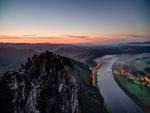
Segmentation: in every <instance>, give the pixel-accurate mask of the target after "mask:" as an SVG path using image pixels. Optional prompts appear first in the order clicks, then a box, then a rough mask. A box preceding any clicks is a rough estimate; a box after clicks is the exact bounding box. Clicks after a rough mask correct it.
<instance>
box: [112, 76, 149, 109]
mask: <svg viewBox="0 0 150 113" xmlns="http://www.w3.org/2000/svg"><path fill="white" fill-rule="evenodd" d="M114 79H115V80H116V82H117V83H118V85H119V86H120V87H121V88H122V90H124V91H125V93H126V94H127V95H128V96H129V97H130V98H131V99H132V100H133V101H134V102H135V103H137V105H139V107H141V108H142V109H143V110H144V111H146V112H147V108H149V107H150V92H149V91H148V89H147V87H146V86H144V85H143V84H141V83H137V82H134V80H131V79H129V78H128V77H123V76H121V75H117V74H114Z"/></svg>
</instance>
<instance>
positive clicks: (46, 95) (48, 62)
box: [0, 56, 78, 113]
mask: <svg viewBox="0 0 150 113" xmlns="http://www.w3.org/2000/svg"><path fill="white" fill-rule="evenodd" d="M42 59H43V60H42V62H41V64H42V66H40V68H39V69H40V74H37V73H36V72H35V73H34V71H35V70H32V71H33V72H32V73H31V69H34V68H35V66H36V65H34V62H32V64H31V65H30V67H29V68H26V69H29V70H25V69H19V70H14V71H8V72H6V73H5V74H4V75H3V77H2V78H1V80H0V112H1V113H74V112H75V111H77V109H78V101H77V96H76V94H77V91H78V85H77V83H76V79H75V77H74V76H75V68H74V66H73V64H71V62H69V63H68V62H67V61H66V59H63V58H60V57H58V56H56V57H55V56H51V57H49V58H46V59H45V58H43V57H42ZM66 62H67V63H66ZM38 66H39V65H38ZM24 67H25V66H24ZM41 67H42V68H41ZM32 74H33V75H34V76H33V75H32Z"/></svg>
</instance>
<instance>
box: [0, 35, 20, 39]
mask: <svg viewBox="0 0 150 113" xmlns="http://www.w3.org/2000/svg"><path fill="white" fill-rule="evenodd" d="M18 38H20V37H15V36H6V35H2V36H0V39H18Z"/></svg>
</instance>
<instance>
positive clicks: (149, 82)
mask: <svg viewBox="0 0 150 113" xmlns="http://www.w3.org/2000/svg"><path fill="white" fill-rule="evenodd" d="M115 68H116V69H115V70H114V71H113V74H117V75H120V76H124V77H128V78H130V79H131V80H134V81H136V82H140V83H142V84H143V85H145V86H147V87H149V88H150V73H148V72H146V73H145V75H144V76H143V75H140V74H139V73H135V69H133V68H131V69H130V68H126V67H125V66H123V67H121V65H120V64H118V63H115ZM133 72H134V74H133Z"/></svg>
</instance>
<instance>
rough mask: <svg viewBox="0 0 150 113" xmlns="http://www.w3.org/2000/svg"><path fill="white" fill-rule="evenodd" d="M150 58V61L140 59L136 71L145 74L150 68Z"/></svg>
mask: <svg viewBox="0 0 150 113" xmlns="http://www.w3.org/2000/svg"><path fill="white" fill-rule="evenodd" d="M149 62H150V58H148V59H140V60H138V61H136V62H135V64H134V67H135V68H136V70H138V71H143V72H145V70H144V69H145V68H146V67H150V63H149Z"/></svg>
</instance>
